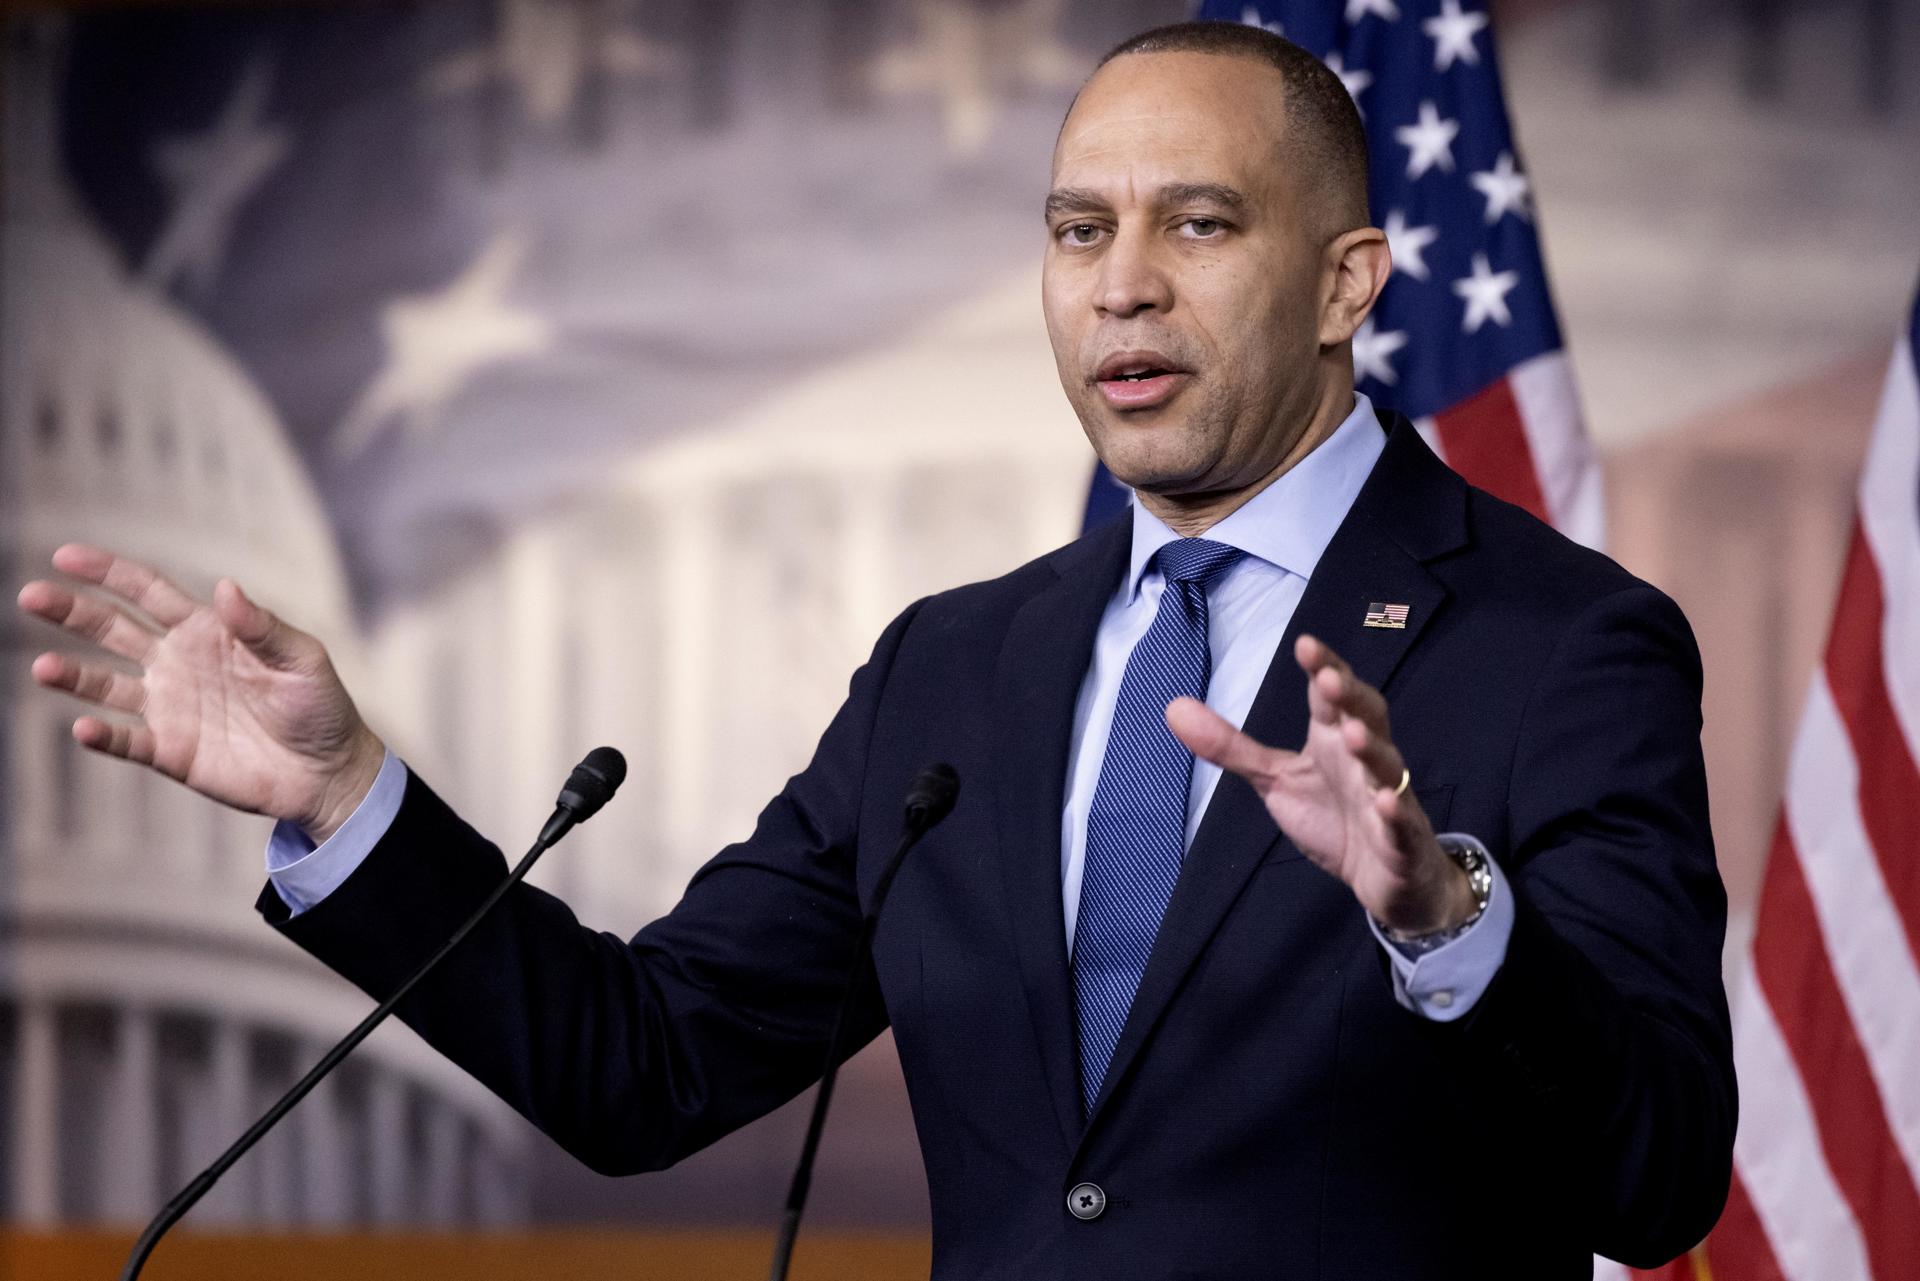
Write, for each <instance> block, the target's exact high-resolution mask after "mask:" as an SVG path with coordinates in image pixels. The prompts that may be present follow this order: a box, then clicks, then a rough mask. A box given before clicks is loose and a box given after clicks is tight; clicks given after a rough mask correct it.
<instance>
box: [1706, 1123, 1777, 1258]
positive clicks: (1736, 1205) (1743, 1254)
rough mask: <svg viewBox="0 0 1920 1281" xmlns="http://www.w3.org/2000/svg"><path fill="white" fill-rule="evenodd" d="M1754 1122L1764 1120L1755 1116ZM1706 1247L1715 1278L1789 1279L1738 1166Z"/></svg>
mask: <svg viewBox="0 0 1920 1281" xmlns="http://www.w3.org/2000/svg"><path fill="white" fill-rule="evenodd" d="M1751 1124H1765V1121H1764V1120H1763V1119H1760V1118H1755V1119H1754V1120H1753V1121H1752V1122H1751ZM1706 1251H1707V1275H1709V1276H1711V1278H1712V1281H1787V1274H1786V1273H1785V1272H1782V1271H1781V1270H1780V1261H1779V1260H1778V1259H1776V1258H1774V1257H1773V1246H1772V1245H1771V1244H1769V1243H1768V1241H1767V1229H1766V1228H1765V1227H1764V1226H1763V1225H1762V1224H1761V1222H1760V1215H1759V1214H1758V1213H1757V1212H1756V1211H1755V1210H1754V1208H1753V1200H1752V1198H1750V1197H1748V1196H1747V1185H1746V1184H1744V1183H1742V1182H1741V1181H1740V1172H1739V1171H1738V1170H1736V1171H1734V1174H1733V1186H1732V1187H1730V1188H1728V1189H1727V1208H1726V1209H1724V1210H1722V1211H1721V1212H1720V1222H1718V1223H1716V1224H1714V1225H1713V1235H1712V1236H1710V1237H1708V1238H1707V1244H1706Z"/></svg>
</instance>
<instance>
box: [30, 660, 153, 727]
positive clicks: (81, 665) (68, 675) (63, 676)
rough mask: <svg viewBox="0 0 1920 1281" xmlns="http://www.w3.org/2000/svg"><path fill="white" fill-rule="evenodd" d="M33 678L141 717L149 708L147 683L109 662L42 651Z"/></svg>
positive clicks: (36, 661)
mask: <svg viewBox="0 0 1920 1281" xmlns="http://www.w3.org/2000/svg"><path fill="white" fill-rule="evenodd" d="M29 670H30V671H31V672H32V673H33V679H35V680H36V681H39V682H40V683H41V684H42V685H45V686H47V687H48V688H49V689H63V690H65V691H67V692H68V693H69V694H72V695H73V696H74V697H76V698H83V699H85V700H86V701H87V702H89V703H98V704H100V706H102V707H110V708H112V709H113V710H114V711H117V712H132V713H133V714H134V715H135V716H138V715H139V714H140V713H141V712H143V711H145V710H146V703H147V687H146V683H145V682H144V681H142V680H141V679H140V678H139V677H137V676H129V675H128V674H127V673H125V672H123V671H120V670H118V669H117V668H113V667H109V666H107V665H106V664H105V663H89V662H84V661H82V660H80V659H76V658H70V657H68V656H67V655H65V654H42V655H40V657H38V658H36V659H34V660H33V666H32V667H31V668H30V669H29Z"/></svg>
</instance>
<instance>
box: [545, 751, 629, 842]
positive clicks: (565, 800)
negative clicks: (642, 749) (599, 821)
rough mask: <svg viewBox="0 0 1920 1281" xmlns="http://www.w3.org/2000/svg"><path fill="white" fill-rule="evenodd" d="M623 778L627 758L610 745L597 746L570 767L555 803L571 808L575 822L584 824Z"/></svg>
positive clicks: (607, 799)
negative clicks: (571, 771)
mask: <svg viewBox="0 0 1920 1281" xmlns="http://www.w3.org/2000/svg"><path fill="white" fill-rule="evenodd" d="M626 777H627V758H626V757H624V756H622V755H620V753H619V752H618V751H616V750H615V749H613V748H611V747H596V748H594V749H593V750H592V751H591V752H588V753H587V756H586V759H585V760H583V761H581V762H580V763H579V764H578V765H576V766H574V767H573V773H572V774H570V775H568V777H567V785H566V786H565V787H563V788H561V789H560V799H559V800H558V801H556V802H555V804H557V805H559V806H560V807H561V808H562V809H565V810H568V811H570V812H571V813H572V814H573V821H574V822H576V823H584V822H586V821H587V820H588V819H590V818H592V817H593V816H594V815H595V814H597V813H599V812H600V807H601V806H602V805H605V804H606V803H607V802H608V801H609V800H611V799H612V798H613V793H614V789H616V788H618V787H619V786H620V784H621V783H622V782H624V781H625V780H626Z"/></svg>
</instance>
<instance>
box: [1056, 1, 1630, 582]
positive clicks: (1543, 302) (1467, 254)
mask: <svg viewBox="0 0 1920 1281" xmlns="http://www.w3.org/2000/svg"><path fill="white" fill-rule="evenodd" d="M1199 16H1200V17H1202V18H1211V19H1225V20H1228V21H1234V22H1245V23H1248V24H1250V25H1258V26H1262V27H1265V28H1266V29H1267V30H1269V31H1273V32H1276V33H1278V34H1280V35H1283V36H1285V37H1286V38H1287V39H1289V40H1292V41H1293V42H1294V43H1295V44H1298V45H1301V46H1302V47H1304V48H1306V49H1309V50H1311V51H1313V52H1314V53H1317V54H1319V55H1321V56H1322V57H1323V58H1324V59H1325V61H1326V63H1327V65H1328V66H1329V67H1331V68H1332V69H1333V70H1334V71H1335V72H1336V73H1337V74H1338V75H1339V77H1340V79H1341V81H1342V82H1343V83H1344V84H1345V85H1346V86H1347V91H1348V92H1349V93H1350V94H1352V95H1353V99H1354V102H1355V103H1356V104H1357V105H1358V106H1359V108H1360V113H1361V116H1362V118H1363V119H1364V120H1365V121H1366V125H1367V135H1368V146H1369V155H1368V161H1369V168H1370V169H1371V174H1372V177H1371V184H1370V185H1371V196H1372V201H1373V216H1374V219H1375V220H1376V223H1377V225H1379V226H1380V227H1382V228H1383V229H1384V230H1385V231H1386V233H1387V238H1388V240H1389V241H1390V242H1391V246H1392V249H1393V264H1394V271H1393V277H1392V279H1391V280H1390V281H1389V282H1388V284H1387V287H1386V291H1385V292H1384V293H1383V294H1382V295H1381V297H1380V301H1379V303H1378V305H1376V306H1375V308H1374V311H1373V315H1372V317H1371V318H1370V319H1369V320H1368V321H1367V323H1366V324H1365V325H1364V326H1363V327H1362V328H1361V330H1360V332H1359V333H1358V334H1357V335H1355V337H1354V342H1353V360H1354V373H1355V375H1356V378H1357V385H1358V387H1359V389H1360V390H1361V391H1363V392H1365V393H1366V394H1367V395H1368V396H1369V397H1371V398H1372V399H1373V401H1374V403H1375V404H1378V405H1385V406H1390V407H1392V408H1394V409H1398V410H1400V411H1401V412H1402V413H1404V414H1406V415H1407V416H1408V417H1409V418H1412V419H1413V420H1414V422H1415V424H1416V425H1417V426H1418V427H1419V429H1420V433H1421V435H1422V436H1423V437H1425V438H1426V441H1427V443H1428V444H1430V445H1432V446H1433V447H1434V450H1435V452H1437V453H1438V454H1439V455H1440V456H1441V457H1442V458H1444V459H1446V461H1447V463H1448V464H1449V465H1450V466H1452V467H1453V469H1454V470H1455V471H1458V472H1459V473H1460V474H1461V475H1463V476H1465V477H1466V478H1467V479H1468V480H1469V481H1471V482H1473V483H1474V484H1476V485H1479V486H1480V487H1481V488H1483V489H1487V490H1489V491H1491V492H1492V493H1494V494H1497V495H1498V496H1500V497H1501V498H1504V499H1506V500H1508V501H1509V502H1513V503H1517V504H1519V505H1520V506H1522V507H1525V508H1526V509H1527V510H1528V511H1530V512H1532V513H1534V514H1535V515H1536V516H1539V517H1540V518H1541V519H1543V520H1546V521H1549V522H1551V523H1552V524H1553V525H1555V526H1557V527H1558V528H1559V529H1560V530H1561V531H1562V532H1564V533H1566V534H1568V535H1570V536H1571V537H1573V538H1576V539H1578V540H1579V541H1581V542H1583V543H1586V544H1588V545H1590V546H1597V545H1598V544H1599V543H1600V541H1601V536H1602V523H1603V516H1602V510H1601V498H1600V471H1599V466H1598V463H1597V460H1596V459H1595V457H1594V454H1593V449H1592V447H1591V445H1590V443H1589V441H1588V439H1587V434H1586V429H1585V426H1584V425H1583V423H1582V421H1581V417H1580V409H1579V403H1578V400H1577V399H1576V397H1575V394H1574V387H1573V377H1572V372H1571V370H1570V369H1569V368H1568V365H1567V359H1566V355H1565V353H1564V352H1563V351H1562V350H1561V341H1560V326H1559V323H1558V322H1557V321H1556V320H1555V318H1554V311H1553V300H1552V298H1551V297H1550V295H1549V294H1548V291H1547V274H1546V264H1545V263H1544V262H1543V261H1542V259H1541V254H1540V240H1539V235H1538V232H1537V230H1536V228H1535V223H1534V209H1533V203H1532V191H1531V187H1530V185H1529V181H1528V178H1527V176H1526V173H1525V170H1524V169H1523V167H1522V166H1521V163H1520V156H1519V150H1518V147H1517V146H1516V144H1515V142H1514V138H1513V129H1512V126H1511V125H1510V124H1509V123H1508V120H1507V111H1506V104H1505V99H1504V96H1503V94H1502V91H1501V87H1500V76H1499V71H1498V69H1497V67H1496V65H1495V60H1494V50H1493V31H1492V29H1491V25H1490V20H1489V18H1488V15H1487V14H1486V13H1485V12H1484V11H1483V9H1482V7H1481V6H1480V5H1479V4H1476V3H1472V2H1471V0H1468V2H1467V3H1462V0H1262V2H1261V3H1258V4H1245V3H1241V2H1240V0H1231V2H1229V0H1205V2H1204V3H1202V4H1201V5H1200V7H1199ZM1124 498H1125V495H1124V493H1123V492H1122V491H1121V490H1120V489H1119V488H1118V487H1117V485H1115V483H1114V482H1113V481H1112V479H1111V478H1110V477H1108V476H1106V475H1105V473H1104V472H1102V473H1101V474H1100V475H1099V476H1097V477H1096V478H1095V481H1094V485H1093V489H1092V492H1091V495H1090V497H1089V501H1088V505H1087V523H1088V525H1089V526H1091V525H1093V524H1095V523H1097V522H1098V521H1100V520H1101V519H1104V518H1105V517H1106V516H1108V515H1110V514H1111V513H1112V512H1114V511H1116V510H1117V509H1118V508H1119V507H1120V506H1121V504H1122V503H1123V502H1124Z"/></svg>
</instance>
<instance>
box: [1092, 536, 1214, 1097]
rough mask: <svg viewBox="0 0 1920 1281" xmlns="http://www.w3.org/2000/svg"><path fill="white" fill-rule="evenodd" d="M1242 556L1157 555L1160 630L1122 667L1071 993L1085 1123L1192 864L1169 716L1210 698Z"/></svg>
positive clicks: (1182, 774) (1179, 751) (1167, 550)
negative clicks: (1220, 591)
mask: <svg viewBox="0 0 1920 1281" xmlns="http://www.w3.org/2000/svg"><path fill="white" fill-rule="evenodd" d="M1242 555H1244V553H1243V552H1241V550H1240V549H1239V548H1237V547H1229V546H1227V545H1226V544H1225V543H1214V542H1208V541H1207V540H1206V539H1204V538H1182V539H1179V540H1177V541H1175V542H1171V543H1168V544H1166V545H1165V546H1164V547H1162V548H1161V549H1160V550H1159V551H1158V552H1156V553H1154V556H1155V560H1156V562H1157V563H1158V565H1159V567H1160V573H1161V575H1162V576H1163V577H1164V578H1165V579H1166V584H1167V586H1166V591H1165V593H1164V594H1163V595H1162V596H1161V597H1160V612H1159V613H1158V614H1157V615H1155V617H1154V620H1153V625H1152V626H1151V627H1149V628H1148V629H1147V634H1146V635H1145V636H1142V637H1141V638H1140V641H1139V643H1138V644H1136V645H1135V646H1134V647H1133V653H1132V654H1131V655H1129V656H1128V658H1127V670H1126V672H1125V673H1124V674H1123V675H1122V676H1121V678H1120V695H1119V697H1118V699H1116V700H1115V702H1114V708H1113V730H1112V733H1111V735H1110V736H1109V737H1108V739H1107V754H1106V758H1105V759H1104V760H1103V761H1102V762H1101V763H1100V781H1099V782H1098V783H1097V784H1095V786H1094V789H1093V805H1092V807H1091V808H1090V809H1089V810H1088V813H1087V848H1086V864H1085V868H1084V870H1083V872H1082V875H1081V881H1080V915H1079V917H1078V920H1077V922H1076V924H1075V926H1074V942H1073V982H1074V995H1075V998H1076V1000H1077V1003H1078V1018H1079V1028H1080V1095H1081V1100H1082V1102H1083V1104H1084V1105H1085V1107H1086V1109H1087V1111H1088V1112H1089V1113H1091V1112H1092V1111H1093V1101H1094V1099H1095V1098H1097V1097H1099V1094H1100V1083H1101V1081H1102V1080H1104V1079H1105V1078H1106V1075H1107V1064H1108V1063H1109V1062H1110V1061H1111V1060H1112V1058H1113V1050H1114V1047H1115V1046H1116V1045H1118V1044H1119V1043H1120V1029H1121V1028H1123V1027H1125V1026H1126V1022H1127V1011H1128V1010H1129V1009H1130V1008H1131V1007H1132V1005H1133V994H1134V992H1135V990H1137V989H1138V988H1139V986H1140V976H1141V975H1142V974H1143V973H1145V972H1146V968H1147V956H1148V954H1149V953H1151V952H1152V951H1153V939H1154V935H1156V934H1158V933H1159V932H1160V918H1161V917H1162V916H1163V915H1165V914H1166V910H1167V901H1168V900H1169V899H1171V898H1172V897H1173V886H1174V882H1175V881H1177V880H1178V879H1179V878H1180V863H1181V860H1182V859H1183V858H1184V857H1185V854H1186V832H1187V789H1188V786H1189V785H1190V783H1191V781H1192V776H1193V755H1192V753H1190V752H1188V751H1187V749H1186V748H1185V747H1183V746H1181V745H1180V740H1179V739H1177V738H1175V737H1174V736H1173V731H1171V730H1169V729H1168V728H1167V721H1166V709H1167V704H1168V703H1170V702H1172V701H1173V700H1174V699H1176V698H1179V697H1180V696H1181V695H1186V696H1188V697H1190V698H1198V699H1205V698H1206V696H1207V678H1208V677H1209V675H1211V673H1212V670H1213V664H1212V656H1211V653H1210V652H1209V650H1208V649H1207V583H1208V581H1209V580H1211V579H1213V578H1214V577H1216V576H1217V575H1219V574H1221V573H1223V572H1224V571H1225V570H1226V569H1227V567H1228V566H1229V565H1231V564H1233V562H1234V561H1236V560H1238V559H1240V557H1241V556H1242Z"/></svg>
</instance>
